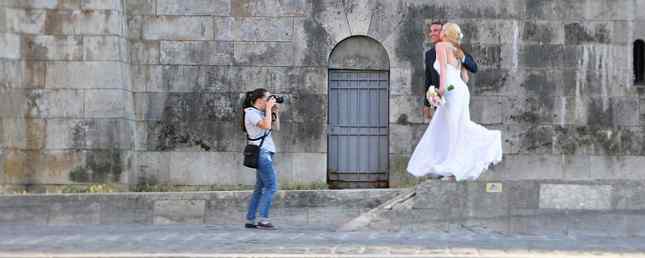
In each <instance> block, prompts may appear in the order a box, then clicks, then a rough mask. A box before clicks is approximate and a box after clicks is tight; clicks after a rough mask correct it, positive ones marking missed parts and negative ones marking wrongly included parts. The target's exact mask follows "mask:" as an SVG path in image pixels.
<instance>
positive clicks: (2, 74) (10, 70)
mask: <svg viewBox="0 0 645 258" xmlns="http://www.w3.org/2000/svg"><path fill="white" fill-rule="evenodd" d="M31 63H32V64H33V62H31ZM24 73H25V71H24V63H23V62H22V61H19V60H2V61H0V86H1V87H2V88H4V89H10V88H21V87H23V85H24V84H23V80H24Z"/></svg>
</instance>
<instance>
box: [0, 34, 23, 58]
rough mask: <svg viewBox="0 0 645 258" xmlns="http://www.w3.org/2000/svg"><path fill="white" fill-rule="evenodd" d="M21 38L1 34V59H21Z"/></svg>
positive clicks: (15, 35)
mask: <svg viewBox="0 0 645 258" xmlns="http://www.w3.org/2000/svg"><path fill="white" fill-rule="evenodd" d="M20 42H21V41H20V36H18V35H17V34H11V33H0V58H8V59H19V58H20V49H21V48H20Z"/></svg>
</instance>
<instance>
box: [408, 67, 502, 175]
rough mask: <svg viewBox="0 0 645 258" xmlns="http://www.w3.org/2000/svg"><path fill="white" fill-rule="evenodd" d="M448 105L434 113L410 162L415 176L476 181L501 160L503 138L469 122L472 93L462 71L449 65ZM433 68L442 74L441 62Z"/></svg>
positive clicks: (409, 170)
mask: <svg viewBox="0 0 645 258" xmlns="http://www.w3.org/2000/svg"><path fill="white" fill-rule="evenodd" d="M446 66H447V68H446V72H447V76H446V84H445V85H446V88H447V87H448V85H453V86H454V89H453V90H450V91H446V94H445V99H446V103H444V104H443V105H441V106H439V108H438V109H437V110H436V111H435V113H434V116H433V117H432V121H430V125H429V126H428V128H427V129H426V131H425V133H424V134H423V137H422V138H421V140H420V141H419V144H417V146H416V148H415V150H414V153H412V157H411V158H410V161H409V163H408V168H407V170H408V172H409V173H410V174H412V175H415V176H425V175H429V174H430V175H442V176H451V175H452V176H455V179H456V180H466V179H477V178H478V177H479V175H480V174H481V173H482V172H484V170H486V169H488V167H489V166H490V165H491V164H495V163H497V162H500V161H501V160H502V135H501V132H500V131H498V130H488V129H486V128H484V127H483V126H481V125H478V124H476V123H474V122H472V121H470V93H469V92H468V86H467V85H466V83H465V82H464V81H463V80H462V79H461V76H460V70H459V69H458V68H457V67H455V66H453V65H451V64H446ZM433 67H434V69H435V70H437V71H438V72H439V73H440V72H441V71H440V69H439V62H438V61H437V62H435V63H434V65H433Z"/></svg>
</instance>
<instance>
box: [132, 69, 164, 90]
mask: <svg viewBox="0 0 645 258" xmlns="http://www.w3.org/2000/svg"><path fill="white" fill-rule="evenodd" d="M162 68H163V67H162V66H159V65H130V79H131V85H132V89H133V91H134V92H165V91H166V88H164V83H163V80H162V79H163V70H162Z"/></svg>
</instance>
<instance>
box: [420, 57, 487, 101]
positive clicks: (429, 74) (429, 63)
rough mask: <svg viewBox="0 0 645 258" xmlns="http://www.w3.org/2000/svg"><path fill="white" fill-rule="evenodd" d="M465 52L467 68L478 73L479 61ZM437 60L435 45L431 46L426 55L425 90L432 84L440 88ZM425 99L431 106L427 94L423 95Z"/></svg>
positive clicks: (465, 65)
mask: <svg viewBox="0 0 645 258" xmlns="http://www.w3.org/2000/svg"><path fill="white" fill-rule="evenodd" d="M464 54H465V58H464V62H463V64H464V67H466V70H468V71H469V72H471V73H476V72H477V63H475V59H473V57H472V56H470V55H469V54H467V53H464ZM435 60H437V52H436V51H435V49H434V47H433V48H431V49H430V50H428V51H426V57H425V62H426V85H425V89H426V90H425V91H424V92H427V91H428V88H429V87H430V85H434V86H435V87H437V88H439V73H438V72H437V71H436V70H435V69H434V67H433V65H434V61H435ZM423 99H424V104H425V105H426V106H427V107H430V106H431V105H430V103H429V102H428V100H427V99H426V98H425V95H424V96H423Z"/></svg>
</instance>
